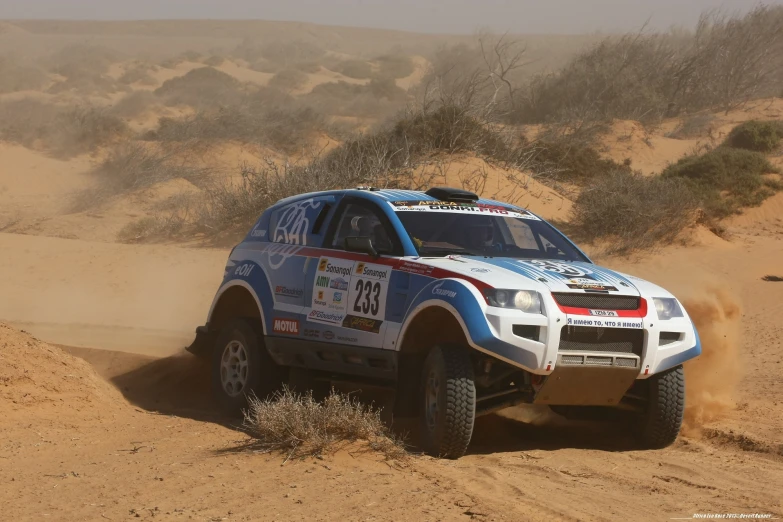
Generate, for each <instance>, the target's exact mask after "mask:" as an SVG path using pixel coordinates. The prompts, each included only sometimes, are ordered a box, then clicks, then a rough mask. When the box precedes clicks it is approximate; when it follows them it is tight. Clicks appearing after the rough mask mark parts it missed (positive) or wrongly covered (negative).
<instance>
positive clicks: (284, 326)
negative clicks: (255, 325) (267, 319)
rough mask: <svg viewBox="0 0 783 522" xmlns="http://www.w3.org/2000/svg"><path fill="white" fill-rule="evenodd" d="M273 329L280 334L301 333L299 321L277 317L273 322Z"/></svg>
mask: <svg viewBox="0 0 783 522" xmlns="http://www.w3.org/2000/svg"><path fill="white" fill-rule="evenodd" d="M272 331H273V332H275V333H279V334H286V335H299V321H297V320H296V319H280V318H277V317H275V318H274V319H273V322H272Z"/></svg>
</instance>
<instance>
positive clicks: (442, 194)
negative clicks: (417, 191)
mask: <svg viewBox="0 0 783 522" xmlns="http://www.w3.org/2000/svg"><path fill="white" fill-rule="evenodd" d="M425 194H427V195H428V196H432V197H433V198H436V199H439V200H441V201H454V202H458V203H475V202H476V201H478V199H479V197H478V196H477V195H476V194H474V193H473V192H468V191H467V190H462V189H457V188H449V187H432V188H431V189H429V190H428V191H427V192H425Z"/></svg>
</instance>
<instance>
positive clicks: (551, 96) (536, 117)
mask: <svg viewBox="0 0 783 522" xmlns="http://www.w3.org/2000/svg"><path fill="white" fill-rule="evenodd" d="M781 56H783V7H779V6H774V7H773V6H765V5H759V6H757V7H755V8H754V9H752V10H751V11H750V12H749V13H747V14H745V15H737V16H734V17H731V16H727V15H725V14H724V13H721V12H720V11H710V12H707V13H705V14H704V15H703V16H702V17H701V19H700V21H699V23H698V25H697V26H696V28H695V30H694V31H692V32H669V33H663V34H660V33H649V32H647V31H645V30H644V29H643V30H641V31H639V32H636V33H629V34H626V35H623V36H620V37H614V36H611V37H608V38H606V39H605V40H603V41H602V42H600V43H599V44H597V45H596V46H594V47H593V48H591V49H590V50H588V51H586V52H584V53H582V54H580V55H578V56H577V57H575V58H574V59H573V60H572V61H571V62H570V63H569V64H568V65H566V66H565V67H564V68H563V69H561V70H560V71H558V72H555V73H550V74H546V75H543V76H539V77H538V78H536V79H535V80H534V81H533V82H532V83H531V84H530V85H529V87H528V88H527V89H525V90H521V91H519V93H518V96H519V102H518V103H517V107H516V111H515V112H514V114H513V115H512V119H513V120H514V121H517V122H522V123H533V122H546V121H573V120H611V119H614V118H620V119H634V120H639V121H643V122H648V121H657V120H660V119H661V118H663V117H665V116H674V115H676V114H679V113H681V112H684V111H687V112H696V111H698V110H702V109H709V108H716V107H718V108H722V109H725V110H729V109H732V108H735V107H738V106H740V105H742V104H743V103H745V102H747V101H748V100H750V99H753V98H757V97H761V96H771V95H773V94H774V90H775V89H776V88H778V87H777V82H779V81H780V78H781V71H782V70H783V58H781Z"/></svg>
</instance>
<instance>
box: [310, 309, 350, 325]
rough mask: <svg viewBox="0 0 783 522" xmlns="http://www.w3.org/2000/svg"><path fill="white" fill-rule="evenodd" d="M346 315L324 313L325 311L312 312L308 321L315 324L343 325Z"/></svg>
mask: <svg viewBox="0 0 783 522" xmlns="http://www.w3.org/2000/svg"><path fill="white" fill-rule="evenodd" d="M343 319H345V314H338V313H335V312H324V311H323V310H317V309H316V310H311V311H310V313H309V314H308V315H307V320H308V321H313V322H315V323H328V324H342V323H343Z"/></svg>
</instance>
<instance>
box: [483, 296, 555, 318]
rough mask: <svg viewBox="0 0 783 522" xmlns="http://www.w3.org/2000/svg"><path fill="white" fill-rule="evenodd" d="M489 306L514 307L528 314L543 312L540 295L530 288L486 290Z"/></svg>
mask: <svg viewBox="0 0 783 522" xmlns="http://www.w3.org/2000/svg"><path fill="white" fill-rule="evenodd" d="M485 295H486V297H487V301H488V302H489V304H490V305H491V306H497V307H499V308H515V309H517V310H522V311H523V312H526V313H528V314H541V313H543V311H542V307H541V296H539V295H538V292H533V291H530V290H487V291H486V293H485Z"/></svg>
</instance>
